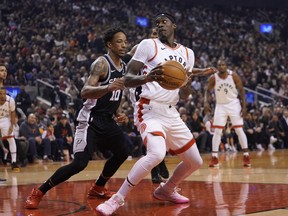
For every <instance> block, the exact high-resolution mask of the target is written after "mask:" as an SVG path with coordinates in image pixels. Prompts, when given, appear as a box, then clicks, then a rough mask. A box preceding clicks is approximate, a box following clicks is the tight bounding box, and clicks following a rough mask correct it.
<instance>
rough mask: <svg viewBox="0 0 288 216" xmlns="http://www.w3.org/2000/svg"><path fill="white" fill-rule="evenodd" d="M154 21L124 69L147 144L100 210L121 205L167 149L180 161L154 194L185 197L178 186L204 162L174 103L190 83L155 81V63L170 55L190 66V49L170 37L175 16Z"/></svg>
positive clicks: (106, 211) (174, 198) (108, 210)
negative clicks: (153, 35)
mask: <svg viewBox="0 0 288 216" xmlns="http://www.w3.org/2000/svg"><path fill="white" fill-rule="evenodd" d="M155 24H156V27H157V31H158V38H157V39H145V40H142V41H141V42H140V44H139V45H138V47H137V50H136V52H135V54H134V56H133V58H132V59H131V61H130V62H129V64H128V67H127V74H126V75H125V86H126V87H129V88H135V87H137V86H142V92H141V94H140V99H139V100H138V101H137V102H136V104H135V109H134V121H135V125H136V126H137V128H138V131H139V132H140V134H141V136H142V139H143V143H144V144H145V145H146V149H147V154H146V155H145V156H144V157H142V158H140V159H139V160H138V161H137V162H136V163H135V165H134V166H133V167H132V169H131V171H130V172H129V174H128V177H127V178H126V180H125V181H124V183H123V184H122V186H121V187H120V189H119V190H118V192H117V193H116V194H114V195H113V196H112V197H111V198H110V199H109V200H107V201H106V202H104V203H102V204H100V205H98V206H97V207H96V210H97V211H98V212H100V213H101V214H102V215H111V214H113V213H114V212H115V211H116V210H117V209H118V208H119V207H120V206H123V205H124V199H125V197H126V196H127V195H128V193H129V192H130V191H131V190H132V189H133V188H134V187H135V186H136V185H137V184H138V183H139V182H140V181H141V180H142V179H143V178H144V177H145V176H146V175H148V174H149V173H150V171H151V169H152V168H153V167H155V166H156V165H157V164H159V163H160V162H161V161H162V160H163V159H164V157H165V154H166V150H168V151H169V152H170V153H171V154H172V155H178V156H179V157H180V159H181V162H180V163H179V164H178V165H177V167H176V169H175V171H174V172H173V174H172V175H171V176H170V178H168V180H167V181H166V183H164V182H162V183H160V186H159V187H158V188H157V189H156V190H155V191H154V193H153V196H154V197H155V198H156V199H158V200H162V201H170V202H172V203H175V204H181V203H188V202H189V198H187V197H185V196H182V195H180V194H179V193H178V192H177V187H178V186H179V184H180V183H181V182H182V181H183V180H184V179H185V178H186V177H188V176H189V175H191V174H192V173H193V172H194V171H196V170H197V169H199V168H200V166H201V165H202V163H203V161H202V158H201V156H200V154H199V151H198V149H197V145H196V143H195V139H194V138H193V135H192V133H191V132H190V130H189V129H188V127H187V126H186V125H185V123H184V122H183V121H182V119H181V118H180V114H179V112H178V111H177V109H176V107H175V106H176V104H177V102H178V100H179V93H180V96H181V97H183V98H185V97H188V96H189V94H190V85H185V86H183V87H181V88H180V89H176V90H166V89H163V88H162V87H161V86H160V85H159V84H158V82H161V80H162V77H163V76H162V70H161V68H159V69H155V67H156V66H157V65H158V64H159V63H162V62H165V61H167V60H175V61H178V62H179V63H181V64H182V65H183V67H184V68H185V69H186V71H187V72H188V70H189V71H192V68H193V66H194V61H195V59H194V52H193V51H192V50H191V49H189V48H187V47H185V46H183V45H181V44H178V43H176V42H175V35H174V31H175V29H176V23H175V18H174V16H172V15H170V14H168V13H160V14H158V15H157V16H156V18H155ZM202 70H203V71H204V69H202ZM139 71H141V75H139ZM127 215H129V213H127Z"/></svg>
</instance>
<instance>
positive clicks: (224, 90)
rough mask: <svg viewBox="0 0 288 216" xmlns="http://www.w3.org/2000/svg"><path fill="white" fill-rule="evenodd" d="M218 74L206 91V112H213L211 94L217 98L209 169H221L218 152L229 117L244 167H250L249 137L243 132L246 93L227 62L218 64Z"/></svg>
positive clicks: (213, 77)
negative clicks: (241, 151) (236, 137)
mask: <svg viewBox="0 0 288 216" xmlns="http://www.w3.org/2000/svg"><path fill="white" fill-rule="evenodd" d="M217 64H218V65H217V69H218V71H219V72H218V73H215V74H214V75H212V76H210V78H209V79H208V81H207V86H206V90H205V97H204V103H205V110H206V111H211V109H210V102H211V92H212V91H213V90H214V92H215V96H216V107H215V112H214V121H213V127H214V128H215V132H214V136H213V139H212V159H211V162H210V164H209V167H219V162H218V150H219V145H220V142H221V135H222V130H223V128H224V127H225V125H226V123H227V118H228V117H229V118H230V120H231V123H232V127H233V128H234V130H235V132H236V134H237V136H238V140H239V143H240V145H241V147H242V150H243V166H244V167H250V166H251V164H250V158H249V152H248V143H247V137H246V135H245V132H244V130H243V116H245V114H246V100H245V91H244V88H243V84H242V81H241V79H240V77H239V75H237V74H236V73H235V72H233V71H231V70H229V69H227V65H226V62H225V60H223V59H220V60H219V61H218V63H217Z"/></svg>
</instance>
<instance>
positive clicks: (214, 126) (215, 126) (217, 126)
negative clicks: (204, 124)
mask: <svg viewBox="0 0 288 216" xmlns="http://www.w3.org/2000/svg"><path fill="white" fill-rule="evenodd" d="M211 128H220V129H223V128H225V126H219V125H212V126H211Z"/></svg>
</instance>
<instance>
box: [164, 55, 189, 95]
mask: <svg viewBox="0 0 288 216" xmlns="http://www.w3.org/2000/svg"><path fill="white" fill-rule="evenodd" d="M160 67H161V68H162V70H163V75H164V79H163V81H162V82H159V85H160V86H161V87H163V88H165V89H167V90H174V89H177V88H179V87H181V86H182V85H183V84H184V82H186V80H187V74H186V71H185V69H184V67H183V66H182V65H181V64H180V63H179V62H177V61H173V60H169V61H166V62H163V63H162V64H161V65H160Z"/></svg>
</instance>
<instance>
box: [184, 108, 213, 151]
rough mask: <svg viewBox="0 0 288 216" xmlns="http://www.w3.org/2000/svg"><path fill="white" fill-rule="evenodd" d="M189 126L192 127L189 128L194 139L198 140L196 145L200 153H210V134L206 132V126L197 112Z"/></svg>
mask: <svg viewBox="0 0 288 216" xmlns="http://www.w3.org/2000/svg"><path fill="white" fill-rule="evenodd" d="M189 125H190V127H188V128H190V129H191V132H192V134H193V136H194V138H195V139H196V143H197V146H198V149H199V151H200V153H204V152H207V151H209V150H208V149H207V146H206V143H207V139H208V134H207V133H206V132H205V125H204V123H203V122H202V121H201V119H200V118H199V115H198V113H197V112H194V113H193V115H192V118H191V120H190V122H189Z"/></svg>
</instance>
